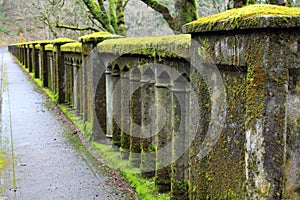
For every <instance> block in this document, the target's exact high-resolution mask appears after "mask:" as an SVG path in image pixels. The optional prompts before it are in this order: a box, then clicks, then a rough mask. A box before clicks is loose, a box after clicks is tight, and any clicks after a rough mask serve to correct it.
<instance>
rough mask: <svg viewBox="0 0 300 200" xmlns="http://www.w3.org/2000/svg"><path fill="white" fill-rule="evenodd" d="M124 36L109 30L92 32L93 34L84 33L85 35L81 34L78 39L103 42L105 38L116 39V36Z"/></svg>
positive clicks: (80, 40)
mask: <svg viewBox="0 0 300 200" xmlns="http://www.w3.org/2000/svg"><path fill="white" fill-rule="evenodd" d="M121 37H123V36H120V35H114V34H111V33H109V32H96V33H92V34H89V35H84V36H81V37H80V38H78V41H79V42H85V43H87V42H101V41H103V40H106V39H114V38H121Z"/></svg>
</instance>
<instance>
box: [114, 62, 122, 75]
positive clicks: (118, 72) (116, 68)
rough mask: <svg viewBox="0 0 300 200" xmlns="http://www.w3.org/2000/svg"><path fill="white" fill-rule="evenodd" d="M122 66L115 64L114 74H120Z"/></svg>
mask: <svg viewBox="0 0 300 200" xmlns="http://www.w3.org/2000/svg"><path fill="white" fill-rule="evenodd" d="M120 71H121V70H120V66H119V64H114V65H113V66H112V74H113V75H119V74H120Z"/></svg>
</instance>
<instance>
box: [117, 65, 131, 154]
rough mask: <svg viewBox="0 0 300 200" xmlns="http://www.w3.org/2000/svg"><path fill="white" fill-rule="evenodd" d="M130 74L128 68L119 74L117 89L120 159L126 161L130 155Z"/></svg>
mask: <svg viewBox="0 0 300 200" xmlns="http://www.w3.org/2000/svg"><path fill="white" fill-rule="evenodd" d="M129 76H130V72H129V71H128V68H125V69H123V70H122V72H121V77H120V83H119V84H118V87H121V123H120V125H121V147H120V152H121V157H122V159H128V158H129V155H130V152H129V151H130V111H129V102H130V81H129Z"/></svg>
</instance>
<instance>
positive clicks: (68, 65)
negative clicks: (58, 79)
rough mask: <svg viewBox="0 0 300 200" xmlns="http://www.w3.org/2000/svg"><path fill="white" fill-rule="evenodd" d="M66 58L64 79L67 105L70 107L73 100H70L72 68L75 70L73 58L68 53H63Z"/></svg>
mask: <svg viewBox="0 0 300 200" xmlns="http://www.w3.org/2000/svg"><path fill="white" fill-rule="evenodd" d="M63 56H64V66H65V72H64V74H65V75H64V77H65V103H66V104H67V105H70V102H71V99H70V94H71V87H70V83H71V68H73V58H72V57H71V56H70V55H69V56H68V55H67V53H63Z"/></svg>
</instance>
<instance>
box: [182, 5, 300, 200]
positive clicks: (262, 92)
mask: <svg viewBox="0 0 300 200" xmlns="http://www.w3.org/2000/svg"><path fill="white" fill-rule="evenodd" d="M256 7H257V10H256V14H257V15H258V16H255V17H253V18H252V19H251V18H250V19H249V18H245V19H243V15H245V16H249V14H250V12H248V11H247V10H246V9H242V10H241V13H242V15H238V14H237V13H236V14H237V15H238V17H240V18H236V19H234V20H236V21H239V23H237V24H230V23H228V21H231V20H232V19H231V18H230V17H229V18H228V16H226V15H225V14H224V15H223V16H222V17H223V19H221V18H219V19H218V20H217V21H214V25H213V26H207V25H208V23H206V22H205V19H204V20H202V21H201V19H200V20H198V21H196V22H194V23H191V24H188V25H186V26H185V27H184V29H185V30H186V31H188V32H190V33H192V38H193V39H194V42H195V43H196V44H200V46H202V47H204V48H205V50H206V51H207V52H208V54H209V56H210V57H211V59H212V60H211V62H213V63H215V64H216V65H217V66H218V69H219V70H220V72H221V74H222V76H223V81H224V85H225V89H226V93H227V101H226V108H227V114H226V115H227V118H226V124H225V127H224V129H223V132H222V134H221V137H220V139H219V141H218V144H217V145H216V146H215V147H214V150H213V151H212V152H211V155H210V154H209V155H208V156H207V157H206V158H204V159H201V160H198V161H196V163H195V164H196V165H198V166H204V169H203V168H199V169H198V170H195V171H194V172H193V173H192V174H195V177H197V176H198V177H197V178H199V182H202V184H201V186H202V185H203V187H201V190H197V189H196V192H194V194H192V196H191V198H201V199H202V198H207V197H209V198H214V197H217V198H243V197H244V195H246V198H247V199H248V198H249V199H250V198H251V199H252V198H254V199H283V198H287V199H288V198H292V199H293V198H296V197H297V198H299V196H298V195H299V193H297V192H296V190H297V189H296V188H297V187H299V182H298V186H295V185H297V184H295V183H296V182H297V181H296V180H299V173H297V169H296V168H297V167H295V166H297V165H298V164H299V163H298V159H293V158H291V157H290V155H292V157H294V156H295V155H296V154H297V153H298V156H299V150H298V149H297V147H296V146H294V145H295V143H293V142H294V141H295V140H294V141H293V142H291V141H290V140H287V138H289V137H290V136H291V135H293V136H294V137H296V135H297V134H296V132H295V124H297V123H295V121H296V122H297V117H295V116H296V115H295V111H292V110H291V107H290V106H289V105H291V104H295V101H297V100H295V98H297V97H295V96H297V95H292V94H295V92H293V90H291V88H295V87H296V86H295V82H294V86H293V84H291V83H290V84H289V81H290V79H291V78H292V79H293V80H295V79H297V75H294V77H291V76H290V75H291V74H292V72H294V73H293V74H298V73H299V72H298V69H299V64H300V63H299V61H300V59H299V38H300V37H299V30H300V29H299V16H298V17H292V16H291V17H281V16H273V17H266V16H259V15H260V14H261V12H263V11H261V10H260V9H261V8H259V7H258V6H256ZM252 8H254V7H252ZM263 9H265V10H267V9H269V8H268V7H265V8H263ZM274 9H276V8H275V7H274ZM289 11H290V10H288V9H287V10H286V14H287V13H288V12H289ZM251 12H252V11H251ZM226 18H228V20H227V19H226ZM283 18H284V19H283ZM250 22H251V23H250ZM247 23H248V24H249V25H248V27H247V25H246V24H247ZM239 24H241V25H242V26H243V29H242V30H240V29H238V25H239ZM236 25H237V26H236ZM235 26H236V27H235ZM224 30H226V31H224ZM198 53H199V51H198ZM203 61H204V62H210V60H209V59H206V58H204V59H203ZM234 74H235V75H234ZM295 76H296V77H295ZM291 102H293V103H291ZM294 108H295V107H294ZM298 109H299V105H298V108H297V106H296V110H298ZM296 112H298V111H296ZM289 113H291V114H289ZM298 117H299V116H298ZM290 118H293V119H294V123H291V120H289V119H290ZM297 126H298V125H296V127H297ZM298 128H299V126H298ZM296 129H297V128H296ZM224 130H226V131H224ZM296 143H297V142H296ZM220 150H221V151H220ZM292 163H293V164H292ZM224 166H226V167H224ZM288 166H293V167H292V169H293V170H292V171H293V174H294V178H293V179H291V176H290V173H291V171H290V170H291V169H288ZM298 167H299V165H298ZM284 169H285V170H284ZM298 170H299V168H298ZM288 171H289V172H288ZM199 173H200V174H203V175H202V176H200V177H199ZM295 177H297V178H295ZM194 180H195V179H194ZM214 181H216V182H214ZM291 182H292V183H291ZM290 183H291V185H292V186H291V187H289V189H286V188H285V187H287V186H288V185H290ZM192 185H194V187H195V188H198V187H199V185H198V184H197V181H196V182H194V183H192ZM224 186H225V188H224ZM244 191H246V193H244ZM290 196H292V197H290Z"/></svg>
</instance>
